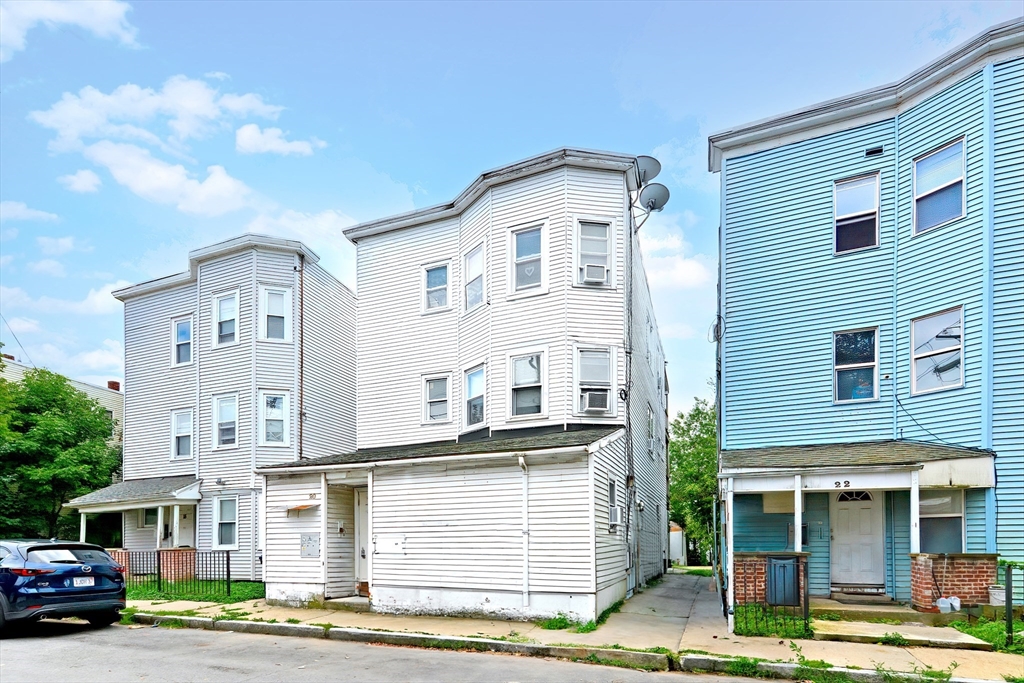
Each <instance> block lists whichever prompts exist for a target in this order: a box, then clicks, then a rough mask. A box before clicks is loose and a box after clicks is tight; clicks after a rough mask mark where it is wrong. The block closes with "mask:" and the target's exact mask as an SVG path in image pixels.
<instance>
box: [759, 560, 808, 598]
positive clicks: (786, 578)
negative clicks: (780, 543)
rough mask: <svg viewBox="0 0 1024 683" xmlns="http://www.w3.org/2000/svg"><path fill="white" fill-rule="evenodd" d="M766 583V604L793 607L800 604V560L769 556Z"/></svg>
mask: <svg viewBox="0 0 1024 683" xmlns="http://www.w3.org/2000/svg"><path fill="white" fill-rule="evenodd" d="M767 569H768V571H767V574H768V575H767V576H766V577H765V578H766V583H767V584H768V585H767V592H768V604H769V605H780V606H787V607H795V606H797V605H799V604H800V560H799V558H796V557H769V558H768V567H767Z"/></svg>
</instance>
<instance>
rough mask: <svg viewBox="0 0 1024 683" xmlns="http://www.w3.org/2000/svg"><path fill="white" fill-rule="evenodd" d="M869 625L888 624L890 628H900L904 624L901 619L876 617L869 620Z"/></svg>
mask: <svg viewBox="0 0 1024 683" xmlns="http://www.w3.org/2000/svg"><path fill="white" fill-rule="evenodd" d="M868 623H869V624H887V625H889V626H899V625H900V624H902V623H903V622H902V621H900V620H899V619H886V618H885V617H875V618H874V619H868Z"/></svg>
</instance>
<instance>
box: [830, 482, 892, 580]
mask: <svg viewBox="0 0 1024 683" xmlns="http://www.w3.org/2000/svg"><path fill="white" fill-rule="evenodd" d="M883 507H884V502H883V499H882V495H881V493H879V492H872V491H842V492H840V493H833V494H832V511H831V514H830V516H831V519H832V525H831V526H832V584H833V585H835V584H840V585H857V586H881V585H884V584H885V559H884V556H883V553H882V550H883V545H884V538H885V533H884V524H883V523H884V519H883V515H882V508H883Z"/></svg>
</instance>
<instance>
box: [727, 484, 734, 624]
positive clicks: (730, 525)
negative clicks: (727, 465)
mask: <svg viewBox="0 0 1024 683" xmlns="http://www.w3.org/2000/svg"><path fill="white" fill-rule="evenodd" d="M732 489H733V478H732V477H729V480H728V489H726V492H725V554H726V558H727V559H726V563H725V566H726V571H727V572H728V573H729V633H732V632H733V629H734V628H735V627H736V621H735V615H734V614H733V611H734V608H735V607H736V560H735V558H734V557H733V533H732V532H733V524H734V522H733V516H732V499H733V492H732Z"/></svg>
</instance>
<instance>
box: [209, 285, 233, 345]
mask: <svg viewBox="0 0 1024 683" xmlns="http://www.w3.org/2000/svg"><path fill="white" fill-rule="evenodd" d="M213 320H214V325H213V345H214V346H225V345H228V344H234V343H235V342H236V341H238V330H237V327H238V293H237V292H232V293H231V294H225V295H223V296H218V297H214V299H213Z"/></svg>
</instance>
